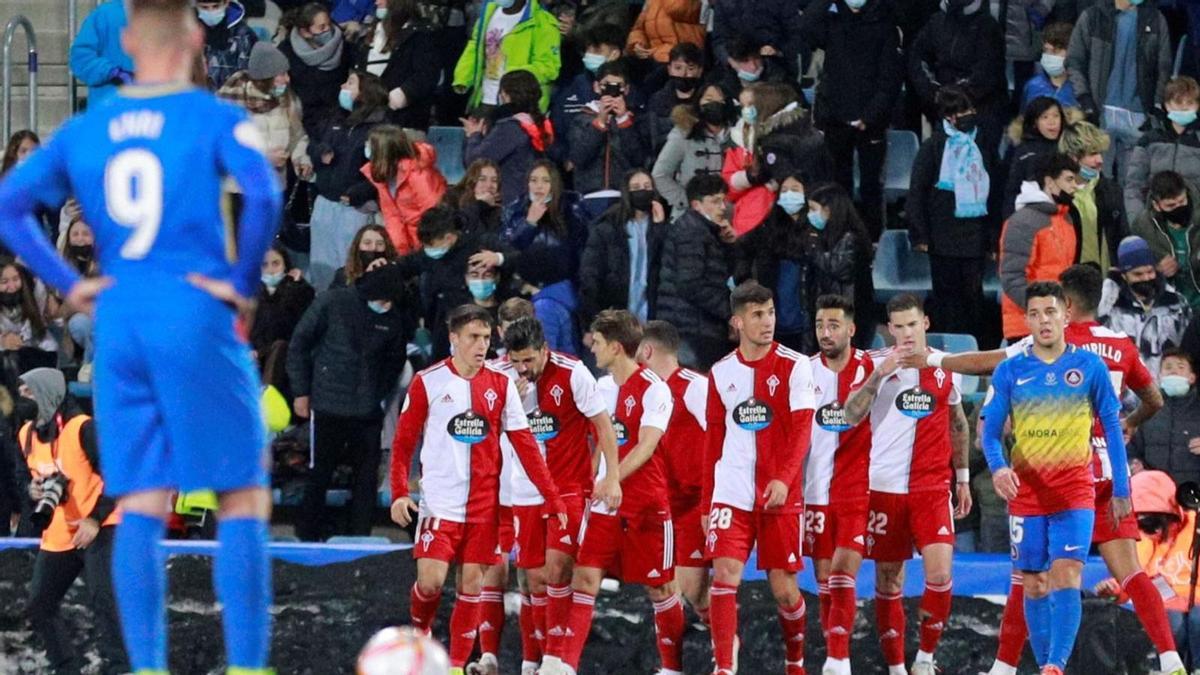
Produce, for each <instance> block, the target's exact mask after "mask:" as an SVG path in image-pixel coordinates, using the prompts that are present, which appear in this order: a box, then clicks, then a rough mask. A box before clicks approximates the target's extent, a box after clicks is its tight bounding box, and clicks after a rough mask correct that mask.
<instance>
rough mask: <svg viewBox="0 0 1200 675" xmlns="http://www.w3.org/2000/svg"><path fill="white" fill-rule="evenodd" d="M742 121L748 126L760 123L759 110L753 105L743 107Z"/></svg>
mask: <svg viewBox="0 0 1200 675" xmlns="http://www.w3.org/2000/svg"><path fill="white" fill-rule="evenodd" d="M742 121H743V122H745V123H747V124H754V123H755V122H757V121H758V108H755V107H754V106H752V105H748V106H743V107H742Z"/></svg>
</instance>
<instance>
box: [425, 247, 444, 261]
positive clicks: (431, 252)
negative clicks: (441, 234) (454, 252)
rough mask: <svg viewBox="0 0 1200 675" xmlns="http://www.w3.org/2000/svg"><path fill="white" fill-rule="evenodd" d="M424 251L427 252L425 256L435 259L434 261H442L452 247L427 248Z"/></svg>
mask: <svg viewBox="0 0 1200 675" xmlns="http://www.w3.org/2000/svg"><path fill="white" fill-rule="evenodd" d="M424 250H425V255H427V256H429V257H430V258H433V259H434V260H441V259H442V256H444V255H446V252H447V251H449V250H450V247H449V246H441V247H438V248H431V247H429V246H426V247H425V249H424Z"/></svg>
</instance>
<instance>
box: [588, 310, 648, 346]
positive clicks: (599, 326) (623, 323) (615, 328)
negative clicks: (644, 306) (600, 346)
mask: <svg viewBox="0 0 1200 675" xmlns="http://www.w3.org/2000/svg"><path fill="white" fill-rule="evenodd" d="M591 331H592V332H593V333H599V334H600V335H602V336H604V339H605V340H607V341H608V342H616V343H618V344H620V345H621V349H624V350H625V355H626V356H633V355H634V354H636V353H637V348H638V345H639V344H641V342H642V325H641V324H640V323H638V320H637V317H635V316H634V315H633V314H631V313H630V312H629V310H627V309H606V310H604V311H602V312H600V313H599V314H597V315H596V318H595V319H592V326H591Z"/></svg>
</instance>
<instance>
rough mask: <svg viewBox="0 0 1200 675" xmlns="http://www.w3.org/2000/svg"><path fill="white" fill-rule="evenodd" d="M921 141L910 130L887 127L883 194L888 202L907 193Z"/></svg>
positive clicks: (896, 199) (898, 198) (901, 197)
mask: <svg viewBox="0 0 1200 675" xmlns="http://www.w3.org/2000/svg"><path fill="white" fill-rule="evenodd" d="M920 147H921V141H920V139H918V138H917V135H916V134H915V133H913V132H911V131H907V130H903V129H889V130H888V132H887V158H886V159H885V160H884V163H883V196H884V198H885V199H886V200H887V201H888V202H889V203H891V202H894V201H898V200H900V199H903V198H904V197H905V195H907V194H908V186H909V183H910V182H911V181H912V165H913V160H915V159H916V158H917V150H918V149H920Z"/></svg>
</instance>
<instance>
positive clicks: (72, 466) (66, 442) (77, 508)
mask: <svg viewBox="0 0 1200 675" xmlns="http://www.w3.org/2000/svg"><path fill="white" fill-rule="evenodd" d="M90 420H91V418H90V417H88V416H87V415H77V416H75V417H72V418H71V419H70V421H68V422H67V423H66V424H63V423H62V422H61V421H60V422H59V427H60V428H59V432H58V438H56V439H55V440H54V441H52V442H50V443H43V442H42V441H41V440H39V439H38V436H37V434H36V433H34V432H33V423H32V422H26V423H25V426H23V427H21V431H20V432H19V433H18V434H17V440H18V442H20V444H21V450H22V451H23V452H24V453H25V461H26V463H27V464H28V465H29V471H30V473H32V474H33V475H34V476H49V475H50V474H53V473H55V472H61V473H62V474H64V475H65V476H66V477H67V478H68V479H69V480H70V482H69V483H68V484H67V491H66V493H65V494H64V495H63V498H62V501H60V502H59V504H58V508H57V509H55V510H54V518H53V519H52V520H51V521H50V524H49V525H47V526H46V529H45V530H44V531H43V532H42V543H41V548H42V550H43V551H51V552H61V551H71V550H74V548H75V547H74V546H73V545H72V544H71V540H72V539H73V538H74V537H75V530H76V529H77V525H76V524H77V523H78V522H79V521H80V520H83V519H84V518H86V517H87V515H88V514H89V513H91V512H92V509H93V508H95V506H96V502H97V501H99V499H100V495H101V493H103V492H104V479H103V478H101V477H100V474H99V473H97V472H96V469H95V468H94V467H92V463H91V462H89V461H88V458H87V454H86V453H85V452H84V451H83V443H81V442H80V439H79V431H80V430H81V429H82V428H83V425H84V424H85V423H86V422H88V421H90ZM120 521H121V516H120V514H119V512H118V511H116V510H114V511H113V512H112V514H111V515H109V517H108V518H106V519H105V520H104V522H103V523H101V525H116V524H117V523H119V522H120Z"/></svg>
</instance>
